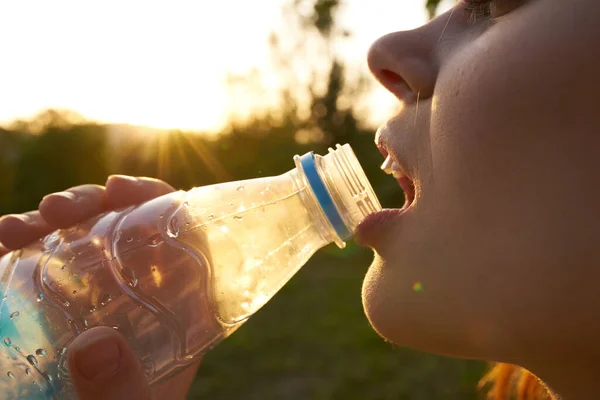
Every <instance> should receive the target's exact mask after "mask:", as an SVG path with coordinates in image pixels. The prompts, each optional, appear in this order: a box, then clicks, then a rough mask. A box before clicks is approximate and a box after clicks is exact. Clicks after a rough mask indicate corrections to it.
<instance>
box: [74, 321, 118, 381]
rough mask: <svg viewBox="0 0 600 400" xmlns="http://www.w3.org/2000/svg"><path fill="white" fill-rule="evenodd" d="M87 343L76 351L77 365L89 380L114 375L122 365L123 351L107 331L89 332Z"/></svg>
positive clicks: (75, 359)
mask: <svg viewBox="0 0 600 400" xmlns="http://www.w3.org/2000/svg"><path fill="white" fill-rule="evenodd" d="M88 335H89V336H91V337H88V338H86V339H85V340H86V343H85V344H84V345H83V346H81V347H80V348H78V349H76V354H75V357H74V361H75V365H76V366H77V368H78V369H79V371H80V372H81V374H82V375H83V376H85V377H86V378H87V379H88V380H93V379H95V378H97V377H99V376H106V375H110V374H112V373H114V372H115V371H116V370H117V369H118V368H119V365H120V363H121V350H120V349H119V345H118V344H117V342H116V341H115V339H114V337H111V336H109V335H108V334H107V333H106V332H105V331H99V332H93V331H89V333H88Z"/></svg>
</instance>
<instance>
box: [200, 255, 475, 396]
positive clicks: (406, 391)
mask: <svg viewBox="0 0 600 400" xmlns="http://www.w3.org/2000/svg"><path fill="white" fill-rule="evenodd" d="M371 259H372V254H371V253H370V252H369V251H367V250H364V249H361V248H358V247H357V246H354V245H352V244H349V246H348V248H347V249H346V250H344V251H339V250H338V249H337V248H333V247H328V248H326V249H323V250H322V251H321V252H320V253H319V254H317V255H315V256H314V257H313V258H312V259H311V261H310V262H309V263H308V264H307V265H305V266H304V267H303V268H302V269H301V270H300V271H299V272H298V274H297V275H296V276H295V277H294V278H293V279H292V280H291V281H290V282H289V283H288V284H287V285H286V286H285V287H284V288H283V289H282V290H281V291H280V292H279V293H278V294H277V295H276V296H275V297H274V298H273V299H272V300H271V301H270V302H269V303H268V304H267V305H266V306H265V307H263V309H261V310H260V311H259V312H258V313H257V314H255V315H254V316H253V317H252V318H251V319H250V320H249V321H248V322H247V323H246V324H245V325H244V326H242V327H241V328H240V329H239V330H238V331H237V332H235V333H234V334H233V335H232V336H231V337H229V338H228V339H226V340H225V341H223V342H222V343H221V344H219V345H218V346H217V347H216V348H215V349H213V350H212V351H210V352H209V353H208V354H207V355H206V357H205V359H204V361H203V364H202V366H201V367H200V370H199V372H198V377H197V379H196V381H195V382H194V384H193V386H192V389H191V391H190V394H189V397H188V398H190V399H213V400H214V399H218V400H224V399H241V400H253V399H290V400H294V399H317V400H318V399H411V400H412V399H415V400H419V399H423V400H425V399H427V400H429V399H478V398H481V395H480V394H478V393H477V391H476V390H475V386H476V383H477V380H478V379H479V378H480V377H481V375H482V373H483V371H484V365H483V364H482V363H479V362H474V361H464V360H455V359H449V358H444V357H438V356H434V355H430V354H425V353H421V352H416V351H412V350H409V349H405V348H399V347H397V346H393V345H391V344H389V343H386V342H385V341H384V340H383V339H381V338H380V337H379V336H378V335H377V334H376V333H375V332H374V331H373V329H372V328H371V327H370V326H369V323H368V322H367V319H366V318H365V316H364V313H363V309H362V305H361V299H360V289H361V284H362V279H363V277H364V274H365V272H366V270H367V267H368V265H369V263H370V261H371ZM407 329H410V327H407Z"/></svg>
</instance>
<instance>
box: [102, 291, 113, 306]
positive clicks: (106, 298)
mask: <svg viewBox="0 0 600 400" xmlns="http://www.w3.org/2000/svg"><path fill="white" fill-rule="evenodd" d="M111 300H112V297H110V294H108V293H104V295H103V296H102V297H101V298H100V304H102V305H103V306H105V305H107V304H108V303H109V302H110V301H111Z"/></svg>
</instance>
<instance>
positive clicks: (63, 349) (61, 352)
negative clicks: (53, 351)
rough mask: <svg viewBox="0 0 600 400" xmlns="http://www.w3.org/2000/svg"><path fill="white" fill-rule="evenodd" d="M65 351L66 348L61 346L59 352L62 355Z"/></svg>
mask: <svg viewBox="0 0 600 400" xmlns="http://www.w3.org/2000/svg"><path fill="white" fill-rule="evenodd" d="M66 352H67V348H66V347H63V348H62V349H60V351H59V353H60V355H61V356H62V355H63V354H65V353H66Z"/></svg>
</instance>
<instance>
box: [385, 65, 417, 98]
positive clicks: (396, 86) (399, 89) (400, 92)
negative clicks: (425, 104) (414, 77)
mask: <svg viewBox="0 0 600 400" xmlns="http://www.w3.org/2000/svg"><path fill="white" fill-rule="evenodd" d="M378 78H379V81H380V82H381V84H382V85H383V86H385V88H386V89H387V90H389V91H390V92H391V93H392V94H393V95H394V96H396V97H397V98H398V99H399V100H400V101H404V102H408V103H412V102H414V101H415V98H416V96H415V95H414V93H413V92H412V90H411V88H410V86H408V83H407V82H406V81H405V80H404V79H403V78H402V76H400V74H397V73H395V72H393V71H390V70H389V69H382V70H380V71H379V77H378Z"/></svg>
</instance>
